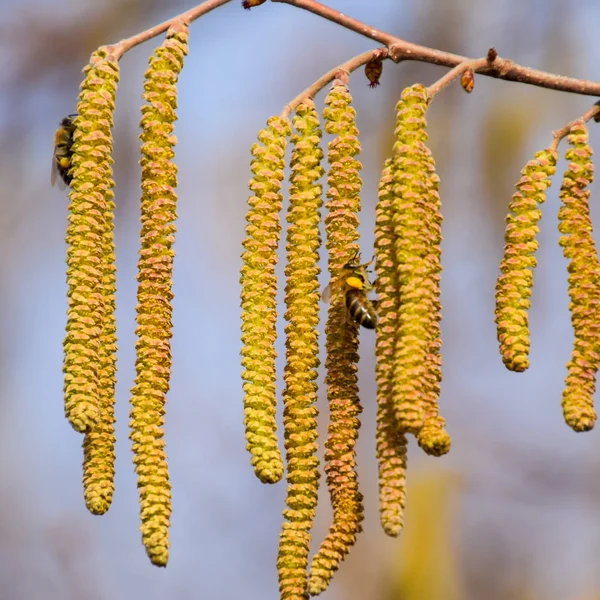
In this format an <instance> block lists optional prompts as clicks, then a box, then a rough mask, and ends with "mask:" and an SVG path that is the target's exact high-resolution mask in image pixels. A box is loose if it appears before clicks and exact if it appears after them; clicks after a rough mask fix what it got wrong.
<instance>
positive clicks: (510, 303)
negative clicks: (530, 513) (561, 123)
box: [496, 121, 600, 431]
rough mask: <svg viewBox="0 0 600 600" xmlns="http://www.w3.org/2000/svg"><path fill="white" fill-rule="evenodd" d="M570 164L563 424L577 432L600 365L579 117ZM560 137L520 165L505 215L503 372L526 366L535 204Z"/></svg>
mask: <svg viewBox="0 0 600 600" xmlns="http://www.w3.org/2000/svg"><path fill="white" fill-rule="evenodd" d="M567 140H568V144H569V148H568V150H567V152H566V155H565V158H566V159H567V161H569V164H568V166H567V169H566V171H565V173H564V175H563V181H562V186H561V190H560V199H561V201H562V205H561V208H560V210H559V213H558V218H559V226H558V228H559V231H560V233H561V234H562V235H561V238H560V245H561V247H562V248H563V253H564V256H565V258H567V259H568V260H569V264H568V273H569V277H568V282H569V296H570V299H571V302H570V304H569V310H570V311H571V322H572V325H573V331H574V334H575V335H574V337H575V339H574V344H573V352H572V356H571V360H570V361H569V363H568V365H567V369H568V374H567V377H566V380H565V388H564V391H563V398H562V407H563V413H564V418H565V421H566V423H567V424H568V425H569V426H570V427H572V428H573V429H574V430H575V431H588V430H590V429H592V427H593V426H594V423H595V421H596V412H595V410H594V400H593V397H594V391H595V388H596V373H597V371H598V367H599V366H600V335H599V334H600V262H599V260H598V253H597V250H596V247H595V244H594V240H593V238H592V222H591V220H590V212H589V205H588V198H589V190H588V188H589V186H590V184H591V182H592V179H593V170H594V169H593V164H592V162H591V157H592V149H591V147H590V145H589V141H588V131H587V127H586V125H585V123H584V122H583V121H576V122H575V123H574V124H573V125H572V126H571V127H570V130H569V133H568V136H567ZM558 141H559V140H556V141H555V143H553V145H552V146H551V147H549V148H546V149H545V150H541V151H540V152H538V153H537V154H536V155H535V157H534V159H533V160H532V161H530V162H528V163H527V165H525V168H524V169H523V171H522V173H521V174H522V176H521V179H520V180H519V181H518V182H517V185H516V187H517V192H516V193H515V194H514V196H513V197H512V200H511V202H510V205H509V208H510V211H511V212H510V213H509V215H508V216H507V218H506V234H505V241H506V245H505V248H504V256H503V258H502V262H501V263H500V271H501V273H500V276H499V277H498V281H497V284H496V324H497V333H498V341H499V343H500V353H501V355H502V360H503V362H504V364H505V366H506V367H507V369H509V370H511V371H516V372H522V371H525V370H526V369H527V368H528V367H529V350H530V334H529V318H528V312H529V308H530V296H531V290H532V286H533V271H534V269H535V266H536V264H537V261H536V258H535V252H536V250H537V248H538V241H537V239H536V236H537V234H538V232H539V227H538V221H539V220H540V218H541V210H540V205H541V204H542V203H543V202H544V201H545V199H546V190H547V189H548V188H549V187H550V184H551V178H552V176H553V175H554V173H555V172H556V162H557V158H558V155H557V152H556V145H557V142H558Z"/></svg>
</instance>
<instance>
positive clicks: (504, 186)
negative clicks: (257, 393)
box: [0, 0, 600, 600]
mask: <svg viewBox="0 0 600 600" xmlns="http://www.w3.org/2000/svg"><path fill="white" fill-rule="evenodd" d="M192 4H193V3H192V2H184V1H183V0H177V1H167V0H94V2H92V1H90V0H88V1H85V0H84V1H81V0H80V1H79V2H74V1H72V0H71V1H68V0H21V1H17V0H1V1H0V6H1V7H2V11H1V16H0V64H1V69H0V89H1V90H2V94H1V96H0V139H1V141H2V144H1V145H0V153H1V154H0V265H1V266H0V286H1V290H2V294H1V296H0V413H1V414H0V481H1V482H2V483H1V484H0V597H1V598H2V599H3V600H31V599H38V598H44V599H45V600H55V599H56V600H58V599H60V600H125V599H132V598H144V599H145V600H164V599H172V600H191V599H195V598H218V599H223V600H229V599H233V598H239V597H244V598H245V599H246V600H270V599H274V600H275V599H276V598H278V592H277V573H276V569H275V560H276V554H277V547H278V532H279V527H280V524H281V510H282V508H283V502H284V497H285V483H283V482H282V483H280V484H278V485H276V486H271V487H269V486H264V485H262V484H261V483H259V481H258V480H257V479H256V478H255V477H254V475H253V473H252V470H251V468H250V465H249V456H248V455H247V453H246V451H245V441H244V433H243V424H242V419H243V413H242V395H241V380H240V373H241V367H240V360H239V348H240V342H239V287H238V278H239V275H238V271H239V266H240V252H241V240H242V236H243V231H244V213H245V202H246V198H247V196H248V190H247V182H248V179H249V177H250V171H249V162H250V154H249V149H250V147H251V145H252V144H253V143H254V141H255V139H256V134H257V132H258V130H259V129H261V128H262V127H263V126H264V124H265V121H266V119H267V118H268V117H269V116H270V115H273V114H278V113H279V112H280V110H281V108H282V107H283V106H284V104H285V103H286V102H287V101H288V100H290V99H291V98H292V97H293V96H295V95H296V94H297V93H298V92H299V91H301V90H302V89H304V88H305V87H306V86H307V85H309V84H310V83H311V82H312V81H313V80H315V79H317V78H318V77H319V76H320V75H321V74H322V73H323V72H325V71H327V70H328V69H330V68H332V67H333V66H335V65H336V64H339V63H340V62H343V61H344V60H346V59H347V58H349V57H350V56H353V55H355V54H357V53H359V52H362V51H364V50H367V49H369V48H372V47H374V45H373V44H372V43H371V42H370V41H369V40H365V39H362V38H361V37H359V36H358V35H356V34H354V33H351V32H348V31H344V30H341V29H338V28H337V27H336V26H334V25H333V24H331V23H328V22H325V21H321V20H320V19H319V18H317V17H315V16H314V15H311V14H308V13H304V12H302V11H300V10H297V9H294V8H291V7H289V6H286V5H281V4H271V3H268V4H265V5H263V6H261V7H259V8H256V9H254V10H252V11H249V12H248V11H244V10H242V9H241V6H240V2H238V1H237V0H236V1H234V2H232V3H231V4H229V5H227V6H225V7H223V8H221V9H219V10H217V11H215V12H213V13H211V14H209V15H208V16H206V17H204V18H202V19H201V20H200V21H198V22H196V23H195V24H194V25H193V27H192V29H191V42H190V45H191V47H190V55H189V57H188V59H187V62H186V66H185V69H184V71H183V74H182V76H181V79H180V85H179V93H180V99H179V106H180V108H179V121H178V123H177V129H176V133H177V135H178V138H179V145H178V146H177V148H176V151H177V157H176V162H177V164H178V166H179V171H180V178H179V181H180V186H179V194H180V204H179V221H178V228H179V233H178V238H177V242H176V250H177V259H176V265H175V294H176V297H175V301H174V310H175V312H174V338H173V355H174V368H173V375H172V389H171V392H170V394H169V405H168V413H167V428H166V440H167V445H168V453H169V461H170V469H171V477H172V483H173V519H172V529H171V535H172V537H171V542H172V548H171V558H170V562H169V566H168V568H167V569H166V570H161V569H157V568H155V567H152V566H151V565H150V563H149V561H148V559H147V558H146V555H145V552H144V549H143V546H142V544H141V539H140V534H139V530H138V527H139V522H138V498H137V491H136V484H135V476H134V472H133V465H132V461H131V453H130V448H129V440H128V428H127V424H128V412H129V408H128V397H129V390H130V388H131V385H132V382H133V377H134V360H135V356H134V351H133V348H134V341H135V337H134V328H135V302H136V298H135V296H136V283H135V271H136V261H137V247H138V240H137V238H138V231H139V225H138V219H139V214H138V198H139V166H138V159H139V143H138V139H137V136H138V122H139V107H140V105H141V99H140V98H141V90H142V81H143V73H144V70H145V68H146V62H147V58H148V56H149V55H150V54H151V53H152V51H153V48H154V46H155V45H157V44H158V43H160V40H153V41H150V42H149V43H146V44H144V45H143V46H141V47H138V48H136V49H134V50H133V51H131V52H130V53H128V54H127V55H126V56H125V57H124V58H123V60H122V61H121V66H122V73H121V84H120V87H119V92H118V98H117V111H116V128H115V161H116V162H115V178H116V182H117V189H116V201H117V224H116V244H117V255H118V295H117V303H118V315H117V318H118V335H119V346H120V352H119V363H118V368H119V371H118V388H117V392H118V397H117V403H118V406H117V418H118V422H117V436H118V440H119V441H118V448H117V481H116V493H115V497H114V501H113V506H112V508H111V510H110V511H109V512H108V513H107V514H106V515H105V516H103V517H94V516H92V515H90V514H89V513H88V512H87V511H86V509H85V506H84V502H83V497H82V490H81V448H80V445H81V437H80V435H79V434H77V433H75V432H74V431H73V430H72V429H71V427H70V426H69V425H68V423H67V421H66V420H65V419H64V416H63V398H62V372H61V368H62V341H63V335H64V326H65V321H66V316H65V313H66V298H65V294H66V284H65V275H64V271H65V250H66V248H65V243H64V231H65V228H66V215H67V201H68V199H67V196H66V193H65V192H60V191H59V190H58V189H57V188H54V189H52V188H50V183H49V176H50V162H51V155H52V143H53V134H54V130H55V128H56V126H57V124H58V122H59V121H60V119H61V118H62V117H63V116H65V115H67V114H69V113H71V112H73V111H74V110H75V107H76V98H77V93H78V85H79V83H80V80H81V77H82V75H81V69H82V67H83V66H84V65H85V63H86V62H87V59H88V57H89V55H90V53H91V52H92V51H93V50H94V49H95V48H96V47H97V46H99V45H101V44H106V43H113V42H116V41H118V40H119V39H121V38H122V37H126V36H129V35H132V34H133V33H136V32H138V31H140V30H142V29H145V28H147V27H149V26H151V25H153V24H155V23H158V22H160V21H162V20H164V19H166V18H168V17H171V16H173V15H174V14H176V13H178V12H180V11H182V10H185V9H187V8H190V7H191V6H192ZM328 4H329V5H330V6H332V7H335V8H337V9H339V10H343V11H344V12H345V13H347V14H350V15H352V16H354V17H356V18H359V19H361V20H364V21H366V22H367V23H369V24H371V25H373V26H376V27H379V28H381V29H385V30H387V31H389V32H391V33H394V34H396V35H398V36H400V37H403V38H406V39H408V40H410V41H413V42H418V43H422V44H427V45H430V46H434V47H438V48H442V49H445V50H448V51H452V52H456V53H460V54H465V55H468V56H474V57H475V56H483V55H485V53H486V52H487V50H488V48H489V47H491V46H495V47H496V48H497V49H498V51H499V53H500V55H501V56H503V57H508V58H512V59H513V60H515V61H517V62H519V63H521V64H525V65H529V66H532V67H537V68H541V69H545V70H549V71H554V72H558V73H561V74H565V75H571V76H575V77H581V78H587V79H595V80H597V79H600V66H599V63H598V61H597V60H595V58H596V57H598V56H599V55H600V41H599V39H598V35H597V26H596V24H597V23H598V19H599V18H600V5H599V4H598V3H596V2H595V1H594V0H587V1H586V0H544V1H541V0H505V1H504V2H492V1H491V0H478V1H475V0H455V1H454V2H446V1H445V0H419V1H416V0H400V1H398V0H379V1H378V2H368V1H367V0H329V1H328ZM444 72H445V71H444V69H441V68H439V67H434V66H429V65H418V64H403V65H401V66H395V65H393V64H391V63H386V64H385V67H384V73H383V78H382V85H381V86H380V87H379V88H377V89H375V90H371V89H369V88H368V87H367V83H368V82H367V80H366V78H365V77H364V75H363V74H362V71H361V72H357V73H356V74H355V75H354V76H353V77H352V78H351V83H350V85H351V89H352V91H353V95H354V99H355V107H356V109H357V111H358V126H359V129H360V130H361V141H362V148H363V152H362V161H363V165H364V172H363V178H364V192H363V201H364V210H363V214H362V217H361V222H362V224H361V234H362V242H361V243H362V247H363V253H364V254H365V255H366V256H370V253H371V248H372V244H373V213H374V201H375V198H376V189H377V180H378V177H379V173H380V169H381V166H382V164H383V160H384V158H385V157H386V156H387V155H388V153H389V152H390V149H391V144H392V131H393V122H394V111H393V107H394V104H395V102H396V101H397V99H398V97H399V95H400V92H401V90H402V89H403V88H404V87H405V86H407V85H410V84H412V83H414V82H416V81H420V82H422V83H424V84H426V85H429V84H431V83H432V82H433V81H435V80H436V79H437V78H438V77H440V76H441V75H442V74H443V73H444ZM324 95H325V94H324V93H322V94H321V95H319V97H318V98H317V104H318V106H319V107H322V104H323V98H324ZM593 101H594V100H593V99H590V98H585V97H577V96H571V95H567V94H563V93H558V92H551V91H547V90H541V89H536V88H532V87H526V86H524V85H517V84H514V83H506V82H500V81H496V80H493V79H488V78H483V77H479V78H477V80H476V86H475V91H474V93H473V94H471V95H466V94H465V93H464V92H463V91H462V90H461V89H460V88H459V86H458V85H454V86H453V87H451V88H449V89H447V90H446V91H445V92H444V93H443V94H442V95H441V96H439V97H438V98H437V99H436V100H435V102H434V103H433V105H432V107H431V109H430V111H429V117H428V118H429V132H430V143H431V147H432V149H433V152H434V155H435V157H436V160H437V165H438V169H439V174H440V176H441V179H442V187H441V193H442V203H443V211H444V217H445V221H444V245H443V252H444V258H443V263H444V274H443V290H442V291H443V305H444V321H443V339H444V347H443V356H444V382H443V392H442V398H441V410H442V413H443V414H444V415H445V417H446V418H447V422H448V423H447V425H448V429H449V431H450V433H451V435H452V437H453V446H452V451H451V452H450V454H449V455H447V456H445V457H443V458H441V459H435V458H430V457H425V456H423V455H422V453H421V452H420V450H419V449H418V448H415V447H411V451H410V454H409V470H408V481H409V491H408V506H407V510H406V527H405V531H404V533H403V535H402V536H401V538H400V539H396V540H394V539H389V538H386V536H385V535H384V533H383V531H382V530H381V528H380V526H379V518H378V507H377V469H376V461H375V449H374V446H375V444H374V429H375V394H374V375H373V372H374V363H373V342H374V336H373V335H372V334H370V333H369V332H367V331H366V330H363V333H362V340H361V341H362V344H361V355H362V360H361V365H360V377H361V380H360V386H361V393H362V399H363V402H364V407H365V410H364V413H363V418H362V422H363V427H362V429H361V437H360V440H359V445H358V461H359V471H360V478H361V484H362V491H363V493H364V494H365V500H366V515H367V516H366V521H365V532H364V533H363V534H362V535H361V537H360V538H359V541H358V543H357V546H356V547H355V548H354V550H353V551H352V552H351V554H350V557H349V558H348V560H347V561H346V562H345V563H344V564H343V565H342V567H341V569H340V571H339V572H338V574H337V575H336V577H335V579H334V582H333V584H332V586H331V588H330V589H329V590H328V591H327V592H326V593H325V594H324V596H323V597H324V599H325V598H326V599H327V600H342V599H344V600H358V599H361V600H363V599H376V600H457V599H465V600H503V599H514V600H537V599H541V598H544V599H545V600H598V599H599V598H600V569H598V556H599V555H600V483H599V481H600V441H599V439H598V433H597V432H591V433H588V434H575V433H574V432H572V431H571V430H570V429H569V428H568V427H567V426H566V425H565V424H564V423H563V420H562V411H561V406H560V400H561V392H562V386H563V379H564V376H565V372H566V369H565V363H566V362H567V360H568V358H569V355H570V352H571V344H572V329H571V324H570V316H569V313H568V294H567V286H566V279H567V274H566V261H565V260H564V259H563V257H562V253H561V251H560V248H559V246H558V232H557V227H556V223H557V216H556V215H557V211H558V198H557V194H558V189H559V187H560V173H561V171H562V170H563V169H564V165H565V163H564V160H563V161H562V162H561V164H560V165H559V170H558V173H557V176H556V178H555V180H554V187H553V188H552V189H551V191H550V193H549V196H548V201H547V204H546V206H545V208H544V217H543V219H542V223H541V229H542V231H541V238H540V239H541V248H540V251H539V253H538V258H539V268H538V270H537V272H536V281H535V288H534V293H533V298H532V301H533V309H532V313H531V334H532V351H531V364H532V366H531V368H530V369H529V371H527V372H526V373H523V374H514V373H509V372H508V371H506V370H505V368H504V367H503V365H502V362H501V359H500V356H499V353H498V347H497V342H496V335H495V325H494V285H495V280H496V277H497V273H498V264H499V261H500V258H501V254H502V248H503V230H504V216H505V213H506V207H507V203H508V201H509V199H510V197H511V195H512V193H513V191H514V184H515V182H516V181H517V180H518V178H519V172H520V169H521V168H522V166H523V165H524V164H525V162H526V161H527V160H529V159H530V158H532V156H533V154H534V152H535V151H536V150H538V149H541V148H544V147H545V146H546V145H547V144H548V143H549V142H550V140H551V132H552V130H553V129H557V128H559V127H562V126H563V125H564V124H565V123H566V122H567V121H569V120H571V119H574V118H576V117H578V116H579V115H580V114H582V113H583V112H584V111H585V110H587V108H589V106H590V105H591V104H592V102H593ZM591 140H592V144H594V143H595V144H596V146H598V144H599V143H600V133H599V132H598V131H597V130H596V129H595V128H594V126H593V125H592V132H591ZM594 191H595V190H594V189H593V190H592V207H591V211H592V216H593V218H595V219H596V222H598V219H600V214H599V211H598V206H597V202H595V201H594V197H595V194H594ZM325 284H326V280H325V278H324V279H323V285H325ZM280 348H281V345H280ZM280 354H283V352H280ZM319 407H320V410H321V429H322V431H323V432H324V433H325V432H326V427H327V407H326V403H325V398H324V396H323V394H321V397H320V400H319ZM412 446H415V444H412ZM330 517H331V512H330V510H329V499H328V495H327V490H326V486H325V482H324V480H323V481H322V485H321V502H320V508H319V511H318V519H317V523H316V526H315V530H314V548H315V550H316V549H317V547H318V545H319V544H320V541H321V540H322V539H323V537H324V535H325V533H326V531H327V528H328V524H329V519H330Z"/></svg>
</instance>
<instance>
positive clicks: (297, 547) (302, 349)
mask: <svg viewBox="0 0 600 600" xmlns="http://www.w3.org/2000/svg"><path fill="white" fill-rule="evenodd" d="M293 122H294V127H295V129H296V131H297V133H296V134H294V135H293V136H292V144H293V146H294V149H293V152H292V161H291V169H292V174H291V177H290V183H291V185H290V206H289V210H288V214H287V221H288V224H289V226H288V230H287V245H286V248H287V260H288V264H287V266H286V268H285V275H286V277H287V284H286V288H285V303H286V307H287V311H286V313H285V319H286V321H287V322H288V324H287V325H286V328H285V332H286V366H285V369H284V381H285V388H284V392H283V401H284V413H283V423H284V431H285V448H286V451H287V453H286V458H287V482H288V489H287V497H286V505H287V507H286V508H285V510H284V511H283V516H284V519H285V520H284V523H283V526H282V531H281V535H280V540H279V555H278V558H277V569H278V573H279V590H280V594H281V598H282V600H306V598H307V597H308V592H307V579H308V577H307V570H308V569H307V567H308V551H309V544H310V530H311V528H312V524H313V519H314V515H315V509H316V505H317V489H318V482H319V471H318V466H319V459H318V458H317V455H316V451H317V420H316V417H317V408H316V406H315V401H316V399H317V384H316V379H317V369H318V366H319V347H318V332H317V325H318V323H319V296H320V294H319V281H318V275H319V267H318V259H319V246H320V237H319V221H320V208H321V204H322V200H321V194H322V188H321V185H319V184H318V183H317V182H318V180H319V179H320V178H321V177H322V175H323V168H322V167H321V159H322V158H323V152H322V150H321V148H320V141H321V130H320V128H319V119H318V115H317V112H316V110H315V107H314V103H313V102H312V101H307V102H304V103H302V104H300V106H298V109H297V111H296V115H295V117H294V120H293Z"/></svg>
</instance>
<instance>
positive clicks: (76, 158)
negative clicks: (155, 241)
mask: <svg viewBox="0 0 600 600" xmlns="http://www.w3.org/2000/svg"><path fill="white" fill-rule="evenodd" d="M118 81H119V65H118V62H117V61H116V60H115V59H114V58H113V57H112V56H110V55H108V54H107V51H106V49H104V48H100V49H99V50H97V51H96V52H94V53H93V54H92V57H91V59H90V63H89V65H88V66H87V67H86V69H85V79H84V81H83V83H82V84H81V92H80V94H79V103H78V105H77V110H78V113H79V115H78V116H77V117H76V119H75V132H74V135H73V148H72V150H73V157H72V163H71V164H72V167H71V175H72V177H73V180H72V182H71V186H70V187H71V189H70V193H69V198H70V203H69V224H68V228H67V235H66V242H67V284H68V292H67V299H68V313H67V326H66V336H65V340H64V351H65V356H64V366H63V371H64V393H65V414H66V416H67V419H68V420H69V422H70V423H71V425H72V426H73V428H74V429H75V430H76V431H79V432H82V433H85V432H88V431H90V430H91V429H92V428H93V427H94V426H95V425H96V424H97V423H98V420H99V418H100V414H101V410H100V400H99V390H98V386H99V384H100V386H103V385H105V384H106V385H107V386H108V387H110V386H111V385H113V384H114V382H113V383H110V381H108V380H107V379H105V378H104V375H107V374H108V372H107V371H105V370H104V367H103V366H102V365H101V364H100V363H101V357H100V352H101V343H102V341H101V336H102V335H103V319H104V314H105V305H106V306H107V307H108V313H109V314H110V313H111V311H112V308H111V306H112V305H111V303H112V302H114V297H113V296H112V295H111V294H112V292H109V291H107V290H103V278H104V277H105V276H106V270H107V269H109V270H110V269H111V268H112V266H111V265H109V264H108V263H107V260H108V261H114V258H111V257H110V256H109V255H107V254H106V253H105V235H106V232H107V230H110V231H112V210H111V208H110V202H111V201H112V197H113V192H112V188H113V186H114V181H113V180H112V162H113V160H112V157H111V153H112V132H111V130H112V126H113V111H114V107H115V96H116V91H117V84H118ZM109 318H110V316H109ZM113 351H114V350H107V349H106V348H104V350H103V351H102V353H103V354H105V353H106V352H108V354H109V355H110V354H111V353H112V352H113ZM108 360H109V362H110V360H112V359H111V358H109V359H108ZM102 362H104V359H103V360H102ZM99 365H100V366H99ZM99 371H100V372H99ZM109 371H110V369H109ZM112 377H113V378H114V373H113V375H112ZM109 379H111V376H110V375H109ZM103 381H104V383H103Z"/></svg>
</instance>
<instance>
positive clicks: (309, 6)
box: [271, 0, 600, 96]
mask: <svg viewBox="0 0 600 600" xmlns="http://www.w3.org/2000/svg"><path fill="white" fill-rule="evenodd" d="M271 1H272V2H279V3H282V4H289V5H290V6H294V7H296V8H301V9H303V10H307V11H309V12H311V13H313V14H315V15H318V16H319V17H322V18H323V19H327V20H328V21H332V22H333V23H336V24H338V25H340V26H342V27H344V28H346V29H349V30H351V31H354V32H356V33H358V34H360V35H362V36H364V37H368V38H370V39H372V40H374V41H376V42H379V43H380V44H384V45H385V46H386V47H387V48H388V52H389V54H388V56H389V58H391V59H392V60H393V61H394V62H397V63H398V62H401V61H403V60H416V61H419V62H426V63H430V64H433V65H441V66H444V67H456V66H457V65H459V64H461V63H465V62H469V61H472V60H474V59H472V58H469V57H466V56H460V55H458V54H452V53H450V52H444V51H442V50H435V49H433V48H428V47H427V46H421V45H419V44H413V43H412V42H407V41H406V40H403V39H401V38H398V37H395V36H393V35H390V34H389V33H386V32H384V31H380V30H379V29H376V28H375V27H371V26H370V25H367V24H365V23H362V22H361V21H358V20H356V19H353V18H352V17H349V16H347V15H345V14H343V13H341V12H339V11H337V10H334V9H332V8H329V7H328V6H325V5H323V4H321V3H320V2H317V1H316V0H271ZM477 73H479V74H481V75H486V76H487V77H494V78H496V79H504V80H506V81H516V82H518V83H526V84H528V85H535V86H537V87H542V88H547V89H551V90H557V91H561V92H571V93H574V94H581V95H585V96H600V82H599V81H589V80H586V79H574V78H572V77H564V76H563V75H556V74H554V73H547V72H546V71H539V70H537V69H530V68H529V67H524V66H522V65H519V64H517V63H514V62H513V61H511V60H508V59H505V58H500V57H499V56H498V57H497V58H496V59H495V60H494V64H493V66H490V67H487V66H485V67H483V68H481V69H479V70H477Z"/></svg>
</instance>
